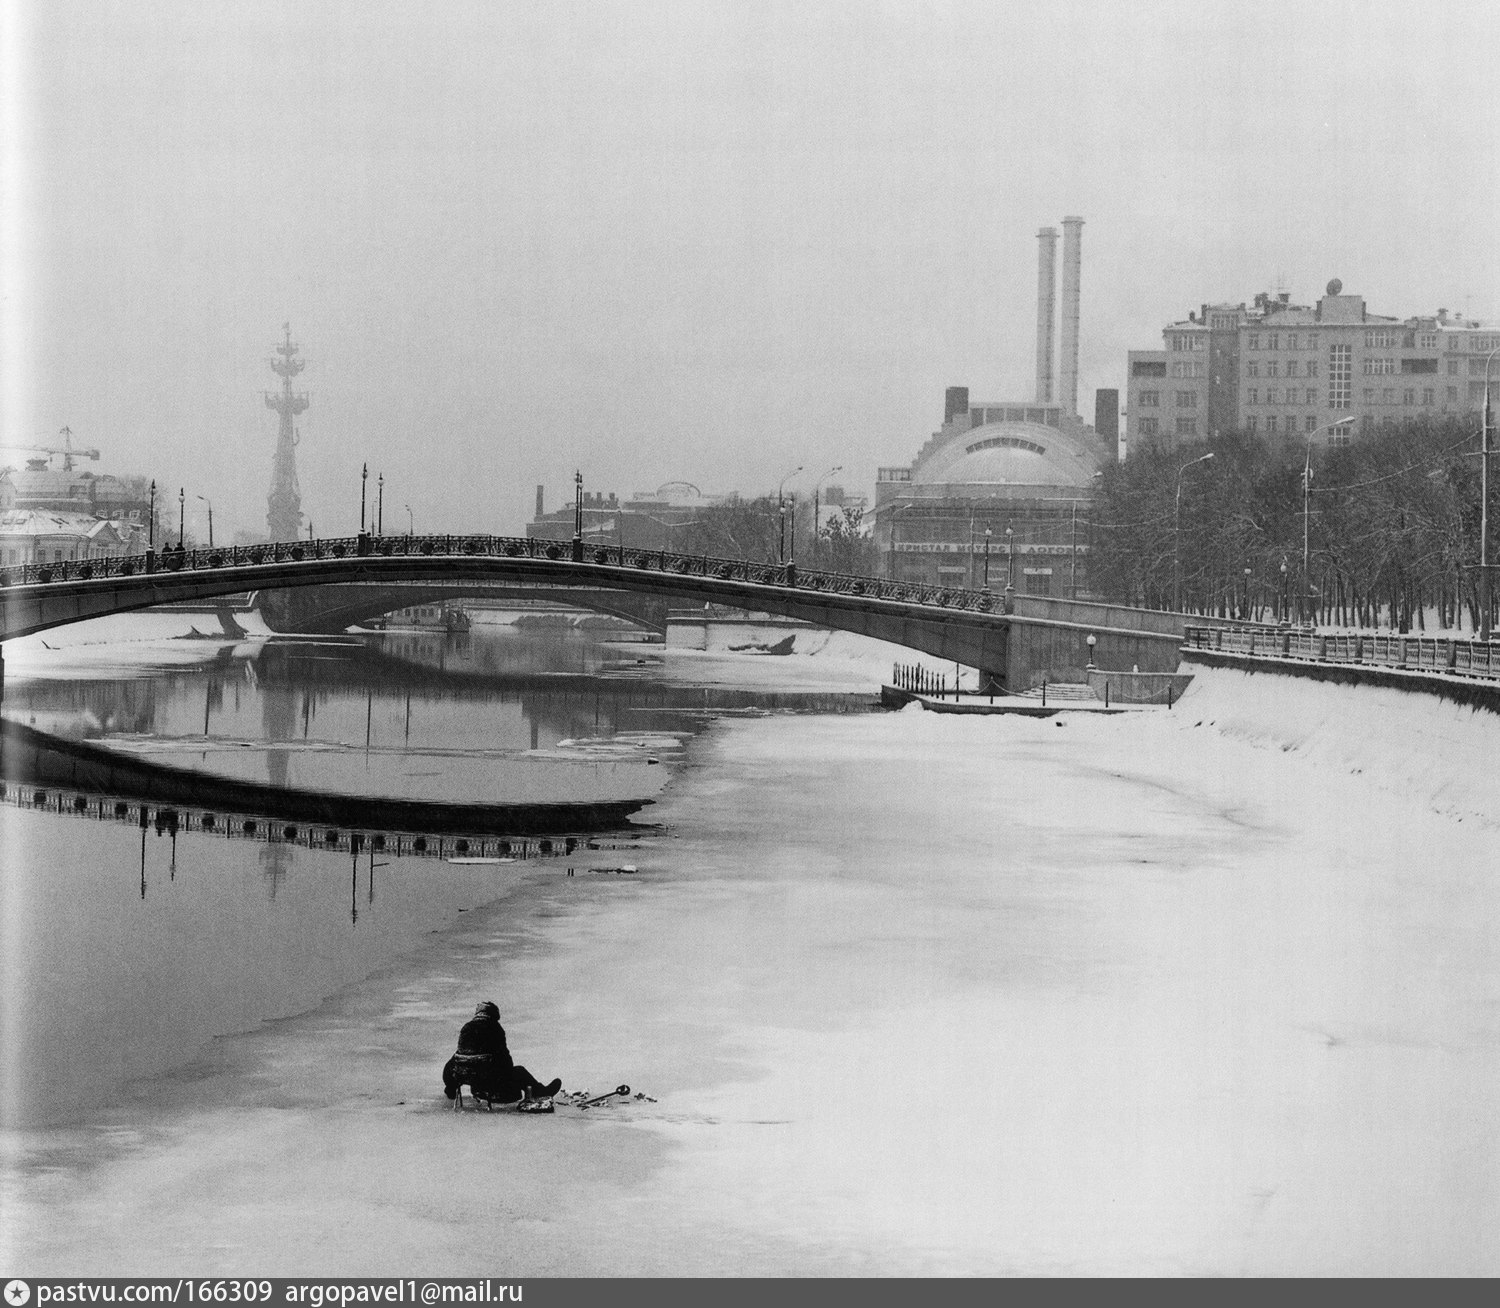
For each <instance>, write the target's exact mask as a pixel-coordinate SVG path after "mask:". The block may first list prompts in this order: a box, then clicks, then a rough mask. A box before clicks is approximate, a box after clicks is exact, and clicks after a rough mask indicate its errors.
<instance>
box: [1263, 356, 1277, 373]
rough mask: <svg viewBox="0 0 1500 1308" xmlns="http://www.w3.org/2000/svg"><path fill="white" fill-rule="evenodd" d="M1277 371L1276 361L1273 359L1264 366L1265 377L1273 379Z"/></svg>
mask: <svg viewBox="0 0 1500 1308" xmlns="http://www.w3.org/2000/svg"><path fill="white" fill-rule="evenodd" d="M1277 371H1278V364H1277V363H1276V361H1275V360H1274V359H1272V360H1271V361H1270V362H1269V363H1267V364H1266V376H1267V377H1275V376H1276V375H1277Z"/></svg>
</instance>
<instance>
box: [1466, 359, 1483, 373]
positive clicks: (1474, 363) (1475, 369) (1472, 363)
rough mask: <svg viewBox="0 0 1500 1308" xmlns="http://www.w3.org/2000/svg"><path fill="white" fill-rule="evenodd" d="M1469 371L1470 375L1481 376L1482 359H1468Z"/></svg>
mask: <svg viewBox="0 0 1500 1308" xmlns="http://www.w3.org/2000/svg"><path fill="white" fill-rule="evenodd" d="M1469 373H1470V375H1471V376H1475V377H1483V376H1484V360H1483V359H1470V360H1469Z"/></svg>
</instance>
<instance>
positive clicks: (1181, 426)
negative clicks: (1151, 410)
mask: <svg viewBox="0 0 1500 1308" xmlns="http://www.w3.org/2000/svg"><path fill="white" fill-rule="evenodd" d="M1177 434H1178V435H1179V436H1196V435H1197V434H1198V419H1196V418H1179V419H1177Z"/></svg>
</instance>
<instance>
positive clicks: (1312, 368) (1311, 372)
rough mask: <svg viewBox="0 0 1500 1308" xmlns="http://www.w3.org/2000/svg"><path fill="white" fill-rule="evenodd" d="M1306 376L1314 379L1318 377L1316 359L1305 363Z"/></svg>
mask: <svg viewBox="0 0 1500 1308" xmlns="http://www.w3.org/2000/svg"><path fill="white" fill-rule="evenodd" d="M1307 375H1308V376H1309V377H1316V376H1317V375H1318V361H1317V360H1316V359H1309V360H1308V361H1307Z"/></svg>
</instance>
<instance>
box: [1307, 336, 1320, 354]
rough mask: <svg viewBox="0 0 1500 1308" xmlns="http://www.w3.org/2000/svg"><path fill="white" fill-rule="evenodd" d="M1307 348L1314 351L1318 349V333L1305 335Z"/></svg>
mask: <svg viewBox="0 0 1500 1308" xmlns="http://www.w3.org/2000/svg"><path fill="white" fill-rule="evenodd" d="M1307 348H1308V349H1309V350H1316V349H1317V348H1318V333H1317V332H1308V333H1307Z"/></svg>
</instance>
